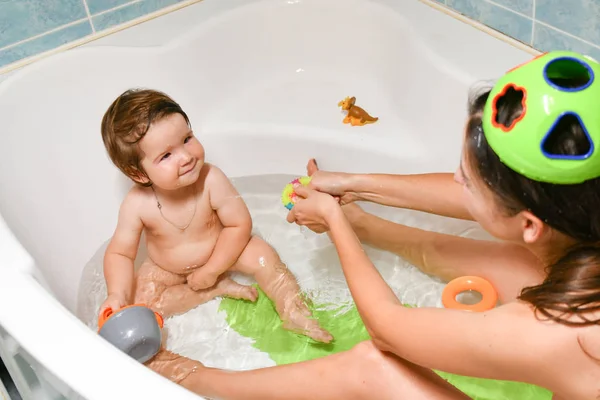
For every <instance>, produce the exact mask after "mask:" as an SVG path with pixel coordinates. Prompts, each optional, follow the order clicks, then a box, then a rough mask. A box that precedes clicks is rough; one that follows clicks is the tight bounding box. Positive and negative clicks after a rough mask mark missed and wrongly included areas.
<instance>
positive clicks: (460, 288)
mask: <svg viewBox="0 0 600 400" xmlns="http://www.w3.org/2000/svg"><path fill="white" fill-rule="evenodd" d="M468 290H472V291H475V292H479V294H481V301H479V302H478V303H476V304H471V305H469V304H463V303H460V302H459V301H458V300H456V296H457V295H458V294H459V293H462V292H465V291H468ZM497 302H498V293H497V292H496V289H494V287H493V286H492V284H491V283H490V282H488V281H487V280H485V279H483V278H480V277H478V276H461V277H459V278H456V279H453V280H451V281H450V282H448V284H447V285H446V287H445V288H444V291H443V292H442V304H444V307H446V308H453V309H456V310H465V311H474V312H483V311H488V310H491V309H492V308H494V307H496V303H497Z"/></svg>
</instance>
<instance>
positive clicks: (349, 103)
mask: <svg viewBox="0 0 600 400" xmlns="http://www.w3.org/2000/svg"><path fill="white" fill-rule="evenodd" d="M355 102H356V97H354V96H352V97H346V98H345V99H344V100H342V101H340V102H339V103H338V107H342V110H344V111H348V115H346V118H344V121H343V122H344V124H350V125H352V126H357V125H358V126H362V125H366V124H372V123H374V122H376V121H377V120H378V119H379V118H378V117H371V116H370V115H369V113H368V112H366V111H365V110H363V109H362V108H360V107H359V106H355V105H354V103H355Z"/></svg>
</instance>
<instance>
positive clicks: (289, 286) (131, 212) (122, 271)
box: [100, 90, 333, 343]
mask: <svg viewBox="0 0 600 400" xmlns="http://www.w3.org/2000/svg"><path fill="white" fill-rule="evenodd" d="M102 139H103V141H104V145H105V147H106V150H107V152H108V155H109V157H110V159H111V160H112V162H113V163H114V164H115V165H116V166H117V167H118V168H119V169H120V170H121V171H122V172H123V173H124V174H125V175H126V176H128V177H129V178H130V179H131V180H133V182H135V183H136V185H135V186H134V187H133V188H132V189H131V190H130V191H129V193H128V194H127V195H126V197H125V199H124V201H123V203H122V205H121V208H120V210H119V216H118V222H117V226H116V229H115V231H114V235H113V237H112V239H111V241H110V243H109V245H108V248H107V249H106V253H105V256H104V277H105V279H106V285H107V292H108V296H107V298H106V300H105V301H104V303H103V304H102V306H101V307H100V312H102V311H103V310H104V309H106V308H107V307H110V308H112V309H113V310H116V309H118V308H120V307H122V306H125V305H129V304H132V302H133V303H145V304H147V305H149V306H150V307H151V308H152V309H153V310H155V311H157V312H159V313H161V314H162V315H163V316H164V317H165V318H166V317H169V316H171V315H176V314H181V313H184V312H186V311H188V310H190V309H192V308H194V307H196V306H197V305H199V304H202V303H205V302H207V301H209V300H211V299H213V298H215V297H217V296H227V297H233V298H238V299H245V300H249V301H256V299H257V295H258V293H257V291H256V290H255V288H253V287H252V286H244V285H240V284H238V283H236V282H235V281H233V280H232V279H231V278H229V277H228V271H238V272H241V273H244V274H248V275H251V276H253V277H254V278H255V279H256V281H257V283H258V285H259V286H260V288H261V289H262V290H263V291H264V292H265V293H266V295H267V296H268V297H269V298H270V299H271V300H272V301H273V302H274V303H275V307H276V309H277V312H278V313H279V316H280V318H281V319H282V321H283V327H284V328H285V329H288V330H290V331H294V332H297V333H301V334H304V335H307V336H309V337H311V338H313V339H314V340H316V341H319V342H324V343H328V342H330V341H331V340H332V339H333V338H332V336H331V335H330V334H329V332H327V331H326V330H324V329H323V328H321V327H320V326H319V324H318V322H317V321H316V320H315V319H313V318H312V316H311V312H310V311H309V309H308V307H307V306H306V304H305V302H304V301H303V299H302V297H301V295H300V288H299V286H298V283H297V281H296V279H295V277H294V276H293V274H292V273H291V272H290V271H289V270H288V269H287V267H286V266H285V264H284V263H283V262H282V261H281V260H280V258H279V256H278V255H277V253H276V251H275V250H274V249H273V248H272V247H271V246H270V245H269V244H267V243H266V242H265V241H264V240H262V239H261V238H259V237H257V236H253V235H252V233H251V231H252V220H251V217H250V213H249V211H248V209H247V207H246V204H245V203H244V200H243V199H242V198H241V196H240V195H239V194H238V192H237V191H236V189H235V188H234V186H233V185H232V184H231V182H230V181H229V179H228V178H227V176H226V175H225V174H224V173H223V172H222V171H221V170H220V169H219V168H218V167H217V166H215V165H211V164H209V163H206V162H204V155H205V153H204V148H203V146H202V144H201V143H200V141H199V140H198V138H197V137H196V136H195V135H194V132H193V131H192V129H191V124H190V121H189V119H188V117H187V115H186V113H185V112H184V111H183V110H182V108H181V107H180V106H179V104H177V103H176V102H175V101H174V100H173V99H171V98H170V97H169V96H167V95H165V94H164V93H161V92H158V91H154V90H128V91H126V92H124V93H123V94H121V95H120V96H119V97H118V98H117V99H115V100H114V102H113V103H112V104H111V105H110V107H109V108H108V110H107V111H106V113H105V114H104V117H103V119H102ZM142 232H144V233H145V234H146V243H147V250H148V257H147V259H146V260H145V261H144V262H143V264H142V265H141V266H140V268H139V270H138V271H137V272H134V260H135V258H136V255H137V251H138V246H139V243H140V238H141V234H142Z"/></svg>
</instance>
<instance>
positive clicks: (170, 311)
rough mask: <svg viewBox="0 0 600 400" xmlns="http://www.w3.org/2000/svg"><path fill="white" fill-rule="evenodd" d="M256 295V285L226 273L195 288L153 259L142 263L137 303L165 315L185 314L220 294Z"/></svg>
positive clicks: (238, 297)
mask: <svg viewBox="0 0 600 400" xmlns="http://www.w3.org/2000/svg"><path fill="white" fill-rule="evenodd" d="M257 295H258V294H257V293H256V289H254V288H253V287H251V286H244V285H240V284H239V283H237V282H235V281H233V280H231V279H230V278H228V277H226V276H221V277H220V278H219V280H218V281H217V283H216V284H215V286H213V287H211V288H208V289H204V290H198V291H194V290H192V289H191V288H190V287H189V286H188V285H187V283H186V280H185V276H183V275H178V274H174V273H172V272H169V271H165V270H164V269H162V268H160V267H159V266H157V265H156V264H154V263H153V262H152V261H150V260H147V261H145V262H144V263H143V264H142V265H141V266H140V269H139V270H138V272H137V276H136V290H135V303H144V304H147V305H148V306H149V307H150V308H152V309H153V310H154V311H156V312H158V313H160V314H162V316H163V317H164V318H168V317H170V316H172V315H177V314H183V313H185V312H187V311H189V310H191V309H192V308H194V307H196V306H197V305H199V304H202V303H206V302H207V301H209V300H212V299H214V298H215V297H217V296H226V297H232V298H235V299H245V300H250V301H256V298H257Z"/></svg>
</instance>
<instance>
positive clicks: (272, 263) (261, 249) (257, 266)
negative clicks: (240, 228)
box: [232, 236, 333, 343]
mask: <svg viewBox="0 0 600 400" xmlns="http://www.w3.org/2000/svg"><path fill="white" fill-rule="evenodd" d="M232 269H233V270H235V271H239V272H242V273H244V274H248V275H252V276H254V278H255V279H256V282H257V283H258V285H259V286H260V288H261V289H262V290H263V291H264V292H265V293H266V294H267V296H268V297H269V298H270V299H271V300H272V301H273V302H274V303H275V308H276V309H277V312H278V313H279V316H280V318H281V320H282V321H283V327H284V328H285V329H288V330H290V331H294V332H299V333H302V334H305V335H307V336H309V337H311V338H313V339H315V340H317V341H319V342H325V343H329V342H330V341H331V340H332V339H333V337H332V336H331V334H329V332H327V331H326V330H325V329H323V328H321V327H320V326H319V323H318V322H317V321H316V320H315V319H313V318H312V316H311V312H310V310H309V309H308V307H307V306H306V304H305V302H304V300H303V299H302V298H301V295H300V286H298V282H297V281H296V277H295V276H294V275H293V274H292V273H291V272H290V271H289V270H288V268H287V267H286V265H285V264H284V263H283V262H281V259H280V258H279V255H277V252H276V251H275V250H274V249H273V248H272V247H271V246H269V245H268V244H267V243H266V242H265V241H264V240H262V239H260V238H259V237H257V236H253V237H252V239H250V242H249V243H248V245H247V246H246V248H245V249H244V251H243V252H242V255H241V256H240V258H239V259H238V261H237V262H236V264H235V265H234V266H233V268H232Z"/></svg>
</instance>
